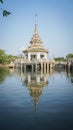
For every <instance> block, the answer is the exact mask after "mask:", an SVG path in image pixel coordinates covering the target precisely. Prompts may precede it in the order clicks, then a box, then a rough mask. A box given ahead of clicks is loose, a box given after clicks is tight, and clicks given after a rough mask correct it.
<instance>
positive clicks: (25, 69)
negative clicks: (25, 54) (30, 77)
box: [24, 64, 26, 72]
mask: <svg viewBox="0 0 73 130" xmlns="http://www.w3.org/2000/svg"><path fill="white" fill-rule="evenodd" d="M24 71H25V72H26V64H24Z"/></svg>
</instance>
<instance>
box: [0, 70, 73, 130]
mask: <svg viewBox="0 0 73 130" xmlns="http://www.w3.org/2000/svg"><path fill="white" fill-rule="evenodd" d="M30 129H31V130H73V74H72V73H70V72H65V71H60V72H59V71H56V72H55V71H51V72H50V73H48V74H43V73H23V72H21V71H20V70H13V69H10V70H7V69H0V130H30Z"/></svg>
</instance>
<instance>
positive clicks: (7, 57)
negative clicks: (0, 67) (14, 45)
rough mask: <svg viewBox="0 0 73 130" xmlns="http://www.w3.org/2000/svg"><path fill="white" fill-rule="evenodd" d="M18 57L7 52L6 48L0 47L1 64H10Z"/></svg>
mask: <svg viewBox="0 0 73 130" xmlns="http://www.w3.org/2000/svg"><path fill="white" fill-rule="evenodd" d="M17 58H18V56H13V55H8V54H6V53H5V50H2V49H0V64H9V63H10V62H11V61H13V62H14V61H15V59H17Z"/></svg>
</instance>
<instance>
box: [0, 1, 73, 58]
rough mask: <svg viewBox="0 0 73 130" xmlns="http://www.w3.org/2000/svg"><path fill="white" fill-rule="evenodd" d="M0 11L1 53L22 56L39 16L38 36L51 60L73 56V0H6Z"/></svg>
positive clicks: (0, 5)
mask: <svg viewBox="0 0 73 130" xmlns="http://www.w3.org/2000/svg"><path fill="white" fill-rule="evenodd" d="M0 7H2V8H4V9H7V10H9V11H11V12H12V15H9V16H8V17H7V18H6V17H2V12H1V10H0V49H4V50H6V52H7V53H8V54H12V55H18V54H20V53H21V50H22V49H23V48H24V49H25V48H26V47H28V46H29V42H30V39H31V37H32V35H33V32H34V24H35V13H37V24H38V32H39V35H40V37H41V39H42V41H43V44H44V47H45V48H46V49H48V50H49V57H50V58H52V57H53V56H54V57H58V56H60V57H62V56H64V57H65V56H66V55H67V54H68V53H73V0H4V4H0Z"/></svg>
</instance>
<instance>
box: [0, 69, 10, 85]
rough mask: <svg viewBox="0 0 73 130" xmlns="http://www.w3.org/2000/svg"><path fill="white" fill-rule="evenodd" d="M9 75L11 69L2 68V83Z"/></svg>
mask: <svg viewBox="0 0 73 130" xmlns="http://www.w3.org/2000/svg"><path fill="white" fill-rule="evenodd" d="M8 75H9V69H7V68H0V83H2V82H3V81H4V80H5V79H6V78H7V76H8Z"/></svg>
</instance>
